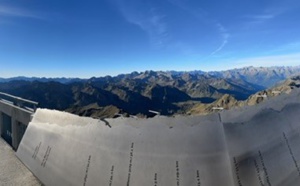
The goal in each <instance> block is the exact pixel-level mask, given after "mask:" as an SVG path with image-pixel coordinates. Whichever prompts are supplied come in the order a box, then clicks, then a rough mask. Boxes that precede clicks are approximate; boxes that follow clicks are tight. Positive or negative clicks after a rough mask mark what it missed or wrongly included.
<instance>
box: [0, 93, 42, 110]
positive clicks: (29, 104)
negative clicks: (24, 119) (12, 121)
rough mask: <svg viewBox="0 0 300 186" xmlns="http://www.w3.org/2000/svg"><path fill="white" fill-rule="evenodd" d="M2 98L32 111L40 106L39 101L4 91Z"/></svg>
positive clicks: (0, 96)
mask: <svg viewBox="0 0 300 186" xmlns="http://www.w3.org/2000/svg"><path fill="white" fill-rule="evenodd" d="M0 100H1V101H4V102H6V103H8V104H11V105H15V106H18V107H20V108H23V109H26V110H29V111H32V112H34V111H35V110H36V108H37V106H38V102H35V101H31V100H27V99H23V98H21V97H17V96H13V95H10V94H7V93H4V92H0Z"/></svg>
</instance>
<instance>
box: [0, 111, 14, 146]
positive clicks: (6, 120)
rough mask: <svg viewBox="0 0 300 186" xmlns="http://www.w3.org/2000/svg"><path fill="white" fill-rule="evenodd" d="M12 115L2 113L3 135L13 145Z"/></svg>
mask: <svg viewBox="0 0 300 186" xmlns="http://www.w3.org/2000/svg"><path fill="white" fill-rule="evenodd" d="M11 128H12V127H11V117H10V116H8V115H6V114H4V113H2V134H1V137H2V138H3V139H4V140H5V141H6V142H7V143H8V144H10V145H11V146H12V130H11Z"/></svg>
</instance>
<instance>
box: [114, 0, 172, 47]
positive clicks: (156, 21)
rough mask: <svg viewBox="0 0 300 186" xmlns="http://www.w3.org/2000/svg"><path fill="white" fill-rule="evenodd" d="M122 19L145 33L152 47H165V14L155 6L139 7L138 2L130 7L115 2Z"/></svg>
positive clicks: (167, 35) (166, 38) (166, 32)
mask: <svg viewBox="0 0 300 186" xmlns="http://www.w3.org/2000/svg"><path fill="white" fill-rule="evenodd" d="M115 3H116V5H117V7H118V8H119V10H120V11H121V13H122V14H123V16H124V18H125V19H126V20H127V21H128V22H129V23H132V24H134V25H137V26H138V27H140V28H141V29H142V30H143V31H145V32H146V33H147V34H148V36H149V38H150V42H151V44H152V46H154V47H155V48H160V47H163V46H165V45H166V43H167V41H168V39H169V36H170V35H169V33H168V27H167V24H166V21H165V17H166V16H165V14H163V12H162V11H160V9H159V8H157V7H155V5H153V4H151V3H149V4H147V6H145V5H143V6H141V5H140V4H139V2H138V1H133V3H132V4H131V5H129V4H128V3H122V2H121V1H115Z"/></svg>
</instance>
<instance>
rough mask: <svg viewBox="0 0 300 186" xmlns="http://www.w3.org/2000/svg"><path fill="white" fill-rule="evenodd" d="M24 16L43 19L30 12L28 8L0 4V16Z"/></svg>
mask: <svg viewBox="0 0 300 186" xmlns="http://www.w3.org/2000/svg"><path fill="white" fill-rule="evenodd" d="M3 16H6V17H25V18H33V19H43V17H41V16H39V15H37V14H35V13H33V12H30V11H28V10H25V9H22V8H16V7H10V6H3V5H0V17H3Z"/></svg>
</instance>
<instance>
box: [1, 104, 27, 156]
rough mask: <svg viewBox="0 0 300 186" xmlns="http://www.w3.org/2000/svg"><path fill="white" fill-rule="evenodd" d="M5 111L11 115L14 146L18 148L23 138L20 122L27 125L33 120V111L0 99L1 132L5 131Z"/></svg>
mask: <svg viewBox="0 0 300 186" xmlns="http://www.w3.org/2000/svg"><path fill="white" fill-rule="evenodd" d="M3 113H4V114H6V115H8V116H10V117H11V125H12V147H13V149H14V150H16V149H17V148H18V146H19V143H20V139H22V136H20V135H21V134H20V132H19V131H20V130H21V129H20V126H21V124H20V123H22V124H23V125H26V126H27V125H28V123H29V122H30V120H31V115H32V114H33V112H30V111H28V110H26V109H23V108H20V107H18V106H15V105H12V104H9V103H6V102H5V101H2V100H0V134H2V132H3V131H2V126H3V118H2V117H3Z"/></svg>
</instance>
